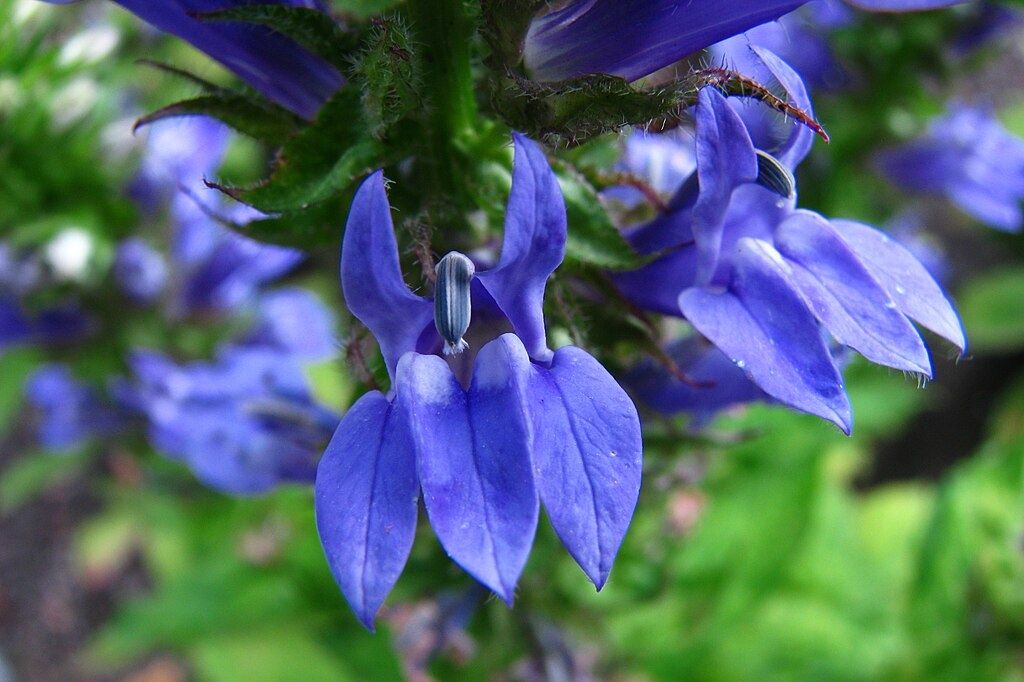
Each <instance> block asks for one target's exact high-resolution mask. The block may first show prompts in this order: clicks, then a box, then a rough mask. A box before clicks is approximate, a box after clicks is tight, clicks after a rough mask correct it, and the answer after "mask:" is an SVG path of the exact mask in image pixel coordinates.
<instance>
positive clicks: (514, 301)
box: [477, 133, 567, 362]
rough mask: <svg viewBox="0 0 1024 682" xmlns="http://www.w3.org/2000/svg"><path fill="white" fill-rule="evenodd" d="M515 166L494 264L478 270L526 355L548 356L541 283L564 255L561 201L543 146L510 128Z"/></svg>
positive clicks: (536, 357) (482, 281) (546, 359)
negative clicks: (502, 234) (499, 257)
mask: <svg viewBox="0 0 1024 682" xmlns="http://www.w3.org/2000/svg"><path fill="white" fill-rule="evenodd" d="M513 141H514V144H515V168H514V169H513V173H512V192H511V194H510V195H509V199H508V209H507V211H506V215H505V237H504V241H503V242H502V246H501V259H500V260H499V261H498V265H497V266H495V267H494V268H492V269H491V270H488V271H486V272H480V273H477V279H479V280H480V283H481V284H483V286H484V287H485V288H486V289H487V292H488V293H489V294H490V295H491V297H492V298H493V299H494V301H495V303H497V304H498V307H499V308H501V310H502V311H503V312H504V313H505V316H506V317H508V319H509V322H511V323H512V326H513V328H514V329H515V331H516V334H518V335H519V338H520V339H522V341H523V345H525V346H526V350H527V352H528V353H529V354H530V357H531V358H533V359H534V360H537V361H539V362H546V361H548V360H549V359H550V358H551V351H550V350H549V349H548V345H547V337H546V335H545V332H544V288H545V286H546V285H547V280H548V277H550V276H551V273H553V272H554V271H555V269H556V268H557V267H558V266H559V265H560V264H561V263H562V259H563V258H564V257H565V240H566V234H567V225H566V216H565V202H564V201H563V199H562V190H561V189H560V188H559V186H558V180H557V179H556V178H555V174H554V173H553V172H552V170H551V166H550V165H548V160H547V157H545V156H544V151H543V150H542V149H541V148H540V147H538V146H537V144H536V143H535V142H533V141H531V140H529V139H527V138H525V137H523V136H522V135H519V134H518V133H516V134H513Z"/></svg>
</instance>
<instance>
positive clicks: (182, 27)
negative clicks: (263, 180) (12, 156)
mask: <svg viewBox="0 0 1024 682" xmlns="http://www.w3.org/2000/svg"><path fill="white" fill-rule="evenodd" d="M46 1H47V2H53V3H57V4H68V3H69V2H73V1H74V0H46ZM115 1H116V2H117V4H119V5H121V6H122V7H124V8H125V9H127V10H128V11H129V12H132V13H133V14H136V15H138V16H139V17H140V18H142V19H143V20H144V21H146V22H147V23H150V24H152V25H153V26H156V27H157V28H158V29H160V30H161V31H165V32H166V33H171V34H174V35H176V36H178V37H179V38H182V39H183V40H186V41H188V42H190V43H192V44H193V45H194V46H196V47H197V48H199V49H200V50H202V51H203V52H205V53H206V54H208V55H210V56H211V57H213V58H214V59H216V60H217V61H219V62H220V63H221V64H223V65H224V66H226V67H227V68H228V69H231V70H232V71H234V72H235V73H236V74H238V75H239V76H240V77H241V78H242V79H243V80H245V81H246V82H247V83H249V85H251V86H252V87H254V88H256V89H257V90H259V91H260V92H261V93H263V94H264V95H266V96H267V97H269V98H270V99H272V100H274V101H275V102H277V103H278V104H280V105H281V106H284V107H286V108H288V109H291V110H292V111H294V112H295V113H296V114H299V115H300V116H304V117H306V118H312V117H313V115H314V114H316V112H317V110H318V109H319V108H320V105H321V104H323V103H324V102H325V101H326V100H327V98H329V97H330V96H331V95H332V94H334V93H335V92H336V91H337V90H338V88H340V87H341V86H342V85H343V84H344V79H343V78H342V76H341V74H340V73H338V71H337V70H336V69H335V68H334V67H332V66H331V65H330V64H328V63H327V62H325V61H323V60H322V59H320V58H319V57H317V56H315V55H313V54H312V53H311V52H309V51H307V50H306V49H304V48H302V47H300V46H299V45H298V44H296V43H295V42H293V41H291V40H289V39H288V38H285V37H284V36H282V35H280V34H278V33H275V32H274V31H272V30H270V29H267V28H263V27H260V26H254V25H246V24H241V23H237V22H204V21H201V20H199V19H196V18H194V16H193V15H194V14H196V13H201V12H212V11H214V10H220V9H225V8H229V7H235V6H238V5H247V4H255V3H252V2H247V1H246V0H115ZM265 4H280V5H290V6H293V7H312V8H316V9H321V7H320V5H319V3H318V2H316V1H315V0H277V1H276V2H275V0H266V3H265Z"/></svg>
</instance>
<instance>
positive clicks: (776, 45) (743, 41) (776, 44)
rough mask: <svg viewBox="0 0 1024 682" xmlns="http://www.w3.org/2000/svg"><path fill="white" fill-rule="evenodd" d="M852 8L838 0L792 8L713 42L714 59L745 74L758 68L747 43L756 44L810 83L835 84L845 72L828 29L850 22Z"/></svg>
mask: <svg viewBox="0 0 1024 682" xmlns="http://www.w3.org/2000/svg"><path fill="white" fill-rule="evenodd" d="M852 18H853V10H851V9H849V8H848V7H846V6H845V5H843V4H842V3H841V2H839V0H818V1H816V2H810V3H808V4H807V5H806V6H804V7H802V8H801V9H800V11H797V12H791V13H789V14H787V15H785V16H783V17H781V18H780V19H779V20H778V21H773V22H769V23H766V24H762V25H760V26H755V27H754V28H752V29H750V30H748V31H747V32H746V33H744V34H742V35H738V36H734V37H732V38H729V39H727V40H724V41H722V42H720V43H717V44H715V45H712V46H711V48H710V52H711V54H712V55H713V57H714V58H715V59H716V61H718V62H721V63H723V64H724V65H725V66H726V67H727V68H730V69H733V70H736V71H739V72H740V73H743V74H746V75H754V74H753V73H752V71H756V70H758V69H759V67H760V64H759V61H758V60H757V58H756V57H754V56H752V55H751V52H750V47H749V46H750V45H757V46H758V47H761V48H764V49H766V50H769V51H771V52H772V53H774V54H776V55H778V56H779V57H781V58H782V60H783V61H785V62H786V63H787V64H789V65H790V66H792V67H793V68H794V69H796V71H797V72H798V73H799V74H800V75H801V77H802V78H803V79H804V81H805V82H807V83H809V84H810V85H811V86H813V87H829V86H835V85H837V84H839V83H841V82H842V80H843V78H844V74H843V71H842V68H841V67H840V66H839V64H838V62H837V61H836V57H835V55H834V54H833V53H832V48H831V46H830V45H829V42H828V32H829V31H830V30H832V29H834V28H837V27H839V26H843V25H845V24H847V23H849V22H850V21H851V20H852Z"/></svg>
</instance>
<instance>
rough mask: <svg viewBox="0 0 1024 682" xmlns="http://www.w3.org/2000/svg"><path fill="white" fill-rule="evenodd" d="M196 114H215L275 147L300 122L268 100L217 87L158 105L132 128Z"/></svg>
mask: <svg viewBox="0 0 1024 682" xmlns="http://www.w3.org/2000/svg"><path fill="white" fill-rule="evenodd" d="M198 115H202V116H211V117H213V118H216V119H217V120H219V121H221V122H223V123H225V124H226V125H228V126H230V127H231V128H233V129H234V130H237V131H238V132H240V133H242V134H244V135H248V136H249V137H252V138H254V139H256V140H259V141H260V142H265V143H266V144H269V145H271V146H274V147H279V146H281V145H283V144H284V143H285V141H286V140H287V139H288V138H289V137H290V136H291V135H292V134H293V133H294V132H295V131H296V130H297V129H298V128H299V127H300V126H301V125H302V120H301V119H299V118H298V117H297V116H295V115H294V114H292V113H291V112H289V111H288V110H286V109H284V108H282V107H279V106H277V105H276V104H273V103H271V102H269V101H267V100H264V99H260V98H257V97H254V96H251V95H248V94H245V93H242V92H236V91H232V90H226V89H218V90H216V91H212V92H208V93H207V94H204V95H200V96H198V97H193V98H192V99H186V100H182V101H180V102H175V103H174V104H169V105H167V106H165V107H163V108H161V109H157V110H156V111H154V112H153V113H151V114H147V115H146V116H143V117H142V118H140V119H138V120H137V121H136V122H135V127H134V129H135V130H138V129H139V128H141V127H142V126H146V125H149V124H150V123H155V122H156V121H161V120H163V119H165V118H175V117H178V116H198Z"/></svg>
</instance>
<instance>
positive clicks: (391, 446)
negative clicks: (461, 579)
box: [315, 392, 418, 630]
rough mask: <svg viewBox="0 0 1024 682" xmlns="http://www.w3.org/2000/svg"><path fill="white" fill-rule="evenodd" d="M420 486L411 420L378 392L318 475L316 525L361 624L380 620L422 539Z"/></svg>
mask: <svg viewBox="0 0 1024 682" xmlns="http://www.w3.org/2000/svg"><path fill="white" fill-rule="evenodd" d="M417 492H418V486H417V481H416V465H415V457H414V456H413V443H412V437H411V435H410V434H409V430H408V425H407V423H406V421H405V418H404V415H402V413H401V411H400V410H398V409H397V408H396V407H395V406H394V405H393V404H392V403H391V402H390V401H388V400H387V398H385V397H384V396H383V395H382V394H380V393H379V392H373V393H367V394H366V395H364V396H363V397H362V398H360V399H359V400H358V401H357V402H356V404H355V405H353V406H352V408H351V409H350V410H349V411H348V414H346V415H345V417H344V419H342V421H341V424H340V425H339V426H338V430H337V432H335V434H334V438H333V439H332V440H331V443H330V445H328V446H327V450H326V452H324V456H323V459H322V460H320V466H319V469H318V470H317V475H316V490H315V502H316V525H317V530H318V532H319V533H320V541H321V542H322V543H323V546H324V552H325V553H326V555H327V561H328V563H329V564H330V567H331V573H333V574H334V579H335V580H336V581H337V582H338V585H339V586H340V587H341V591H342V593H343V594H344V595H345V598H346V599H347V600H348V602H349V604H350V605H351V606H352V610H353V611H355V613H356V615H357V616H358V617H359V620H360V621H361V622H362V623H363V625H365V626H366V627H367V628H369V629H371V630H372V629H373V621H374V617H375V616H376V614H377V611H378V610H379V609H380V607H381V604H383V603H384V599H385V598H386V597H387V595H388V592H390V591H391V588H392V587H393V586H394V584H395V582H396V581H397V580H398V576H399V575H400V574H401V573H402V569H403V568H404V567H405V562H406V560H407V559H408V558H409V551H410V550H411V549H412V543H413V538H414V536H415V533H416V502H417Z"/></svg>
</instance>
